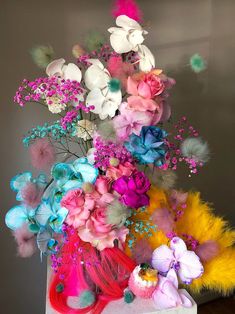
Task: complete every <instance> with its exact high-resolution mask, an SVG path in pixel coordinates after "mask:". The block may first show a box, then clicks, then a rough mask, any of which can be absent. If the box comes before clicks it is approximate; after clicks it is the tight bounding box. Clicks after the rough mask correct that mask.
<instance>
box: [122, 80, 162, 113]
mask: <svg viewBox="0 0 235 314" xmlns="http://www.w3.org/2000/svg"><path fill="white" fill-rule="evenodd" d="M127 92H128V94H130V95H132V96H129V97H127V103H128V107H129V108H130V109H133V110H138V111H147V110H150V111H155V110H158V109H159V105H158V104H157V103H156V101H154V100H153V99H152V98H154V97H155V95H153V94H152V90H151V85H149V84H148V83H146V82H144V81H143V80H141V81H136V80H134V79H132V78H131V77H128V79H127Z"/></svg>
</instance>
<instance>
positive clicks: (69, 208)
mask: <svg viewBox="0 0 235 314" xmlns="http://www.w3.org/2000/svg"><path fill="white" fill-rule="evenodd" d="M113 15H114V16H115V17H116V26H115V27H111V28H109V29H108V32H109V33H110V45H108V44H103V43H102V44H101V45H98V48H97V49H96V50H93V51H85V50H84V49H82V48H81V47H80V46H79V45H76V46H74V48H73V54H74V55H75V56H76V58H77V61H76V63H68V64H66V62H65V60H64V59H56V60H54V61H52V62H50V61H51V60H50V58H51V54H52V53H54V52H53V49H52V48H51V47H48V48H47V47H41V48H39V49H40V51H37V50H35V49H34V59H35V58H36V57H37V56H38V58H39V57H40V60H37V64H38V65H39V66H40V67H41V68H45V63H46V62H47V60H48V62H50V63H49V64H47V66H46V75H44V76H42V77H39V78H36V79H35V80H33V81H30V80H26V79H24V80H23V82H22V84H21V85H20V87H19V88H18V90H17V92H16V95H15V97H14V101H15V102H16V103H17V104H18V105H20V106H21V107H24V106H25V105H26V104H27V103H36V104H41V105H42V106H44V107H45V108H46V109H48V110H49V111H50V113H51V114H53V115H54V116H55V117H56V119H55V122H54V123H52V124H49V123H45V124H44V125H43V126H37V127H35V128H32V129H31V130H30V131H29V132H28V134H26V135H25V137H24V138H23V144H24V145H25V146H26V147H27V148H28V149H29V153H30V157H31V161H32V165H33V166H34V168H35V169H37V170H38V171H39V174H38V176H37V177H33V175H32V173H31V172H28V171H27V172H23V173H20V174H18V175H17V176H15V177H14V178H13V179H12V180H11V188H12V190H14V191H15V192H16V200H17V202H18V204H17V205H16V206H15V207H13V208H12V209H10V210H9V211H8V212H7V214H6V224H7V226H8V227H9V228H10V229H11V230H12V231H13V234H14V237H15V239H16V242H17V244H18V254H19V255H20V256H22V257H29V256H31V255H32V254H33V253H35V252H36V249H37V248H38V249H39V250H40V253H41V257H43V256H50V260H51V267H52V269H53V271H54V274H53V277H52V280H51V283H50V287H49V298H50V302H51V305H52V307H53V308H54V309H55V310H56V311H58V312H59V313H89V312H91V313H101V312H102V311H103V309H104V307H105V306H106V305H107V304H108V303H109V302H110V301H113V300H116V299H119V298H124V301H125V302H126V303H130V302H132V301H133V300H134V298H135V297H141V298H149V299H152V302H153V304H154V306H155V307H156V309H165V308H171V307H177V306H179V305H182V306H185V307H190V306H192V302H191V300H189V299H188V297H187V296H186V295H185V294H184V292H183V290H179V285H181V286H182V285H187V286H188V287H189V289H191V290H192V291H198V292H199V291H200V290H201V289H202V288H205V287H206V288H211V289H217V290H219V291H221V292H223V293H224V294H226V293H228V292H229V291H232V289H233V288H234V281H233V278H234V275H235V274H234V272H235V270H234V269H235V267H234V260H235V259H234V257H235V253H234V249H233V248H232V245H233V242H234V237H235V233H234V232H233V231H231V230H230V229H228V228H227V223H226V222H225V221H224V220H223V219H221V218H219V217H216V216H214V214H213V213H212V212H211V209H210V208H209V207H208V206H207V205H206V204H204V203H202V201H201V200H200V197H199V193H192V192H189V193H187V192H183V191H177V190H175V189H174V184H175V180H176V170H177V168H178V165H179V163H183V164H185V165H186V166H187V167H188V168H189V176H191V175H193V174H196V173H197V172H198V171H199V169H200V168H201V167H202V166H203V165H204V164H205V163H206V162H207V161H208V159H209V149H208V146H207V143H206V142H204V141H203V140H202V139H201V138H200V137H199V133H198V131H197V130H195V129H194V127H193V126H191V125H190V123H189V122H188V120H187V118H186V117H184V116H183V117H182V118H181V119H180V121H178V122H176V123H173V122H172V121H171V120H170V117H171V106H170V103H169V94H170V91H171V89H172V87H173V86H174V85H175V81H174V79H172V78H170V77H168V76H167V75H166V74H165V73H164V72H163V71H162V70H161V69H158V68H157V67H156V66H155V58H154V56H153V54H152V53H151V51H150V50H149V48H148V47H147V46H145V45H144V44H143V42H144V40H145V35H147V33H148V32H147V31H146V30H144V29H143V28H142V26H141V25H140V22H141V21H142V14H141V11H140V10H139V8H138V7H137V5H136V4H135V3H134V1H131V0H125V1H123V0H122V1H120V0H119V1H116V6H115V8H114V10H113ZM89 45H90V46H92V44H91V41H90V42H89ZM47 52H48V54H47ZM45 54H46V55H45ZM167 121H170V123H168V124H167V123H166V122H167ZM169 126H171V127H170V130H169V131H166V130H165V128H167V129H169ZM199 225H200V227H199Z"/></svg>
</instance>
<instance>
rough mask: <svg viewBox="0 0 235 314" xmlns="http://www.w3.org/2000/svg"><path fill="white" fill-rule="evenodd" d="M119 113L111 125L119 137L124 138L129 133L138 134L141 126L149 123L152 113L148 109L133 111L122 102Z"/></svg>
mask: <svg viewBox="0 0 235 314" xmlns="http://www.w3.org/2000/svg"><path fill="white" fill-rule="evenodd" d="M119 110H120V114H119V115H118V116H116V117H115V118H114V119H113V125H114V128H115V130H116V134H117V136H118V138H119V139H121V140H126V139H127V138H128V136H129V135H130V134H131V133H134V134H136V135H139V134H140V131H141V129H142V127H143V126H148V125H151V123H152V120H153V117H154V114H153V113H152V112H150V111H145V112H144V111H133V110H131V109H129V108H128V107H127V103H123V104H122V105H121V107H120V109H119Z"/></svg>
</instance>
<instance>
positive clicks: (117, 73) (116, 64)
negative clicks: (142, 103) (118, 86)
mask: <svg viewBox="0 0 235 314" xmlns="http://www.w3.org/2000/svg"><path fill="white" fill-rule="evenodd" d="M107 68H108V70H109V72H110V74H111V76H112V77H115V78H117V79H119V80H120V81H121V83H122V86H123V87H124V88H126V84H127V78H128V77H129V76H131V75H132V74H133V73H134V66H133V65H132V64H130V63H127V62H123V61H122V58H121V57H120V56H118V57H116V56H114V57H111V58H110V59H109V61H108V64H107Z"/></svg>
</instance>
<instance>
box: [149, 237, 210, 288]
mask: <svg viewBox="0 0 235 314" xmlns="http://www.w3.org/2000/svg"><path fill="white" fill-rule="evenodd" d="M152 266H153V267H154V268H155V269H157V270H158V271H159V272H161V273H167V272H168V271H169V270H170V269H171V268H173V269H175V271H176V272H177V274H178V276H179V278H180V279H181V281H182V282H183V283H185V284H190V283H191V282H192V280H193V279H195V278H198V277H200V276H201V275H202V273H203V271H204V269H203V266H202V264H201V262H200V259H199V257H198V256H197V255H196V254H195V252H193V251H188V250H187V247H186V244H185V242H184V241H183V240H182V239H180V238H178V237H174V238H173V239H172V240H171V242H170V247H168V246H167V245H161V246H160V247H158V248H157V249H156V250H154V252H153V256H152Z"/></svg>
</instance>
